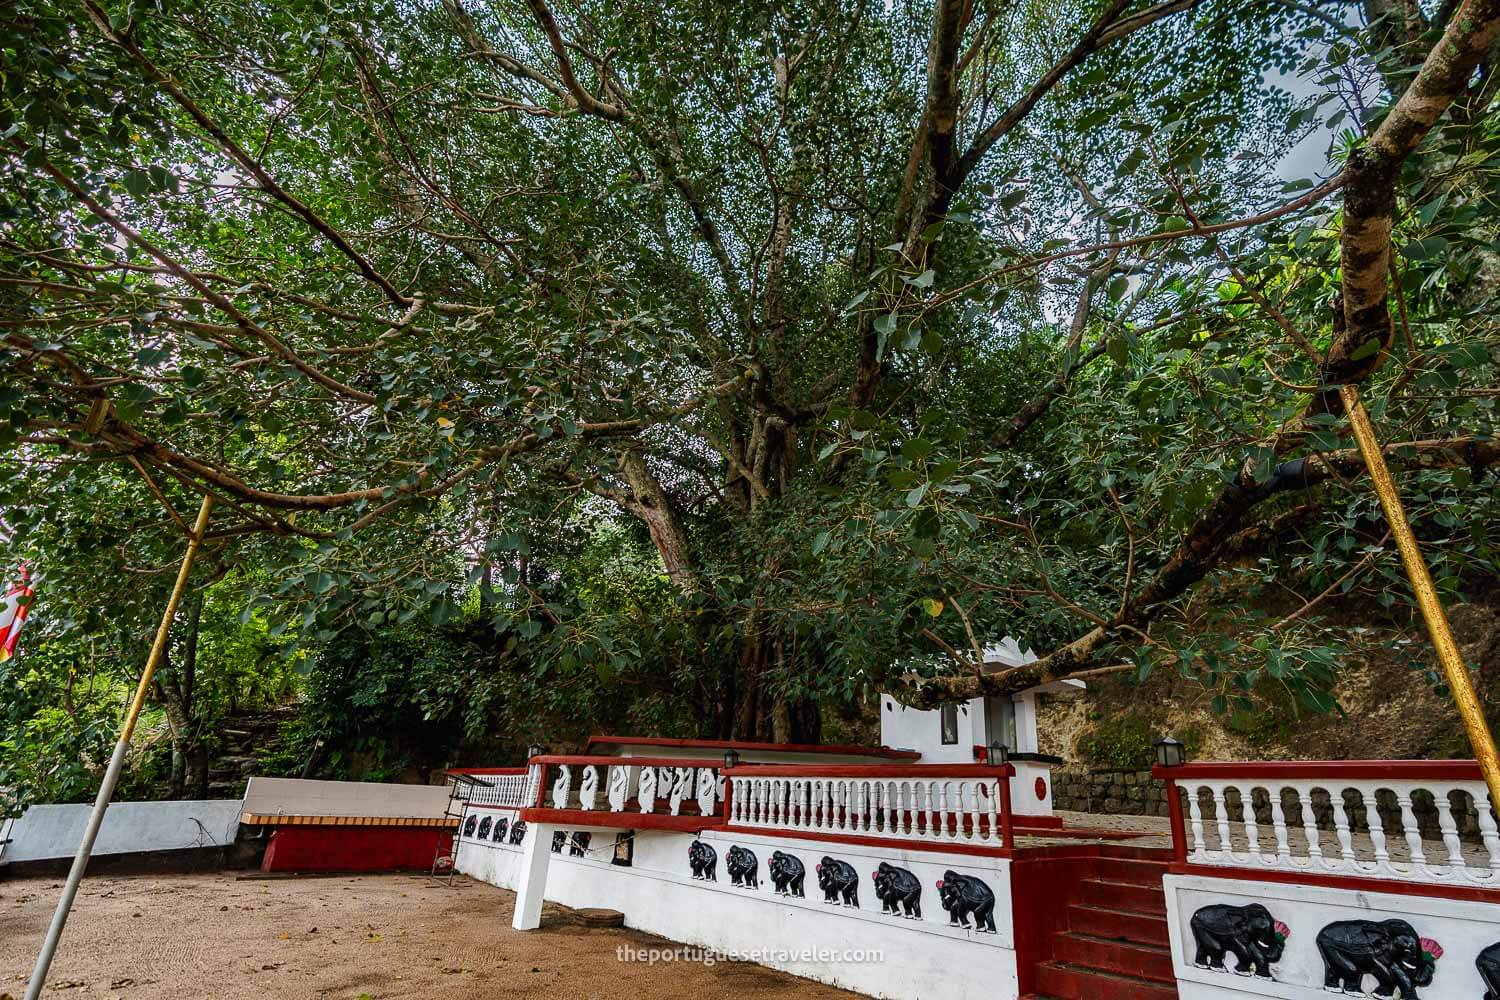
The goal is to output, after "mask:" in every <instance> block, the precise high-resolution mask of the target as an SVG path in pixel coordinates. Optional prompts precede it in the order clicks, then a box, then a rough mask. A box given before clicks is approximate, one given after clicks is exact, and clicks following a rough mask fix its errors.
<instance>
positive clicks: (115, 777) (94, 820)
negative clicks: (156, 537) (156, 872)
mask: <svg viewBox="0 0 1500 1000" xmlns="http://www.w3.org/2000/svg"><path fill="white" fill-rule="evenodd" d="M212 507H213V497H211V496H209V495H208V494H207V493H205V494H204V495H203V506H201V507H199V508H198V523H197V524H195V525H194V526H193V537H192V538H191V539H190V540H189V541H188V549H187V554H186V555H184V556H183V557H182V568H181V569H179V570H178V571H177V582H176V583H175V584H173V586H172V596H171V597H170V598H168V600H167V607H166V610H165V611H163V612H162V615H161V624H160V625H159V626H157V629H156V641H155V642H154V643H152V644H151V654H150V655H149V656H147V657H146V669H145V670H143V671H142V672H141V682H140V683H139V684H137V685H136V688H135V698H134V699H132V700H131V702H130V709H129V711H127V712H126V713H125V725H124V726H122V727H121V728H120V738H119V739H118V740H117V741H116V742H115V752H114V754H113V755H112V756H111V757H110V758H109V767H107V768H106V769H105V771H104V780H103V781H101V782H100V783H99V794H98V796H96V797H95V799H94V809H93V812H91V813H89V821H88V825H87V826H85V827H84V830H83V842H82V843H80V844H79V845H78V853H77V854H76V855H74V856H73V867H72V868H71V869H70V870H69V872H68V881H67V884H66V885H64V886H63V893H62V898H61V899H59V900H58V901H57V909H56V910H55V911H53V914H52V923H51V924H50V925H49V926H48V927H47V937H46V938H45V939H44V940H43V941H42V950H41V951H40V952H39V953H38V954H37V957H36V966H35V967H34V968H33V969H32V970H31V981H30V982H28V983H27V984H26V1000H38V998H39V997H40V996H41V995H42V988H43V986H44V985H45V984H46V980H47V970H48V969H50V968H51V967H52V956H53V955H54V954H56V953H57V942H58V941H59V940H61V938H62V932H63V926H64V925H65V924H67V922H68V911H69V910H71V909H72V908H73V900H74V899H75V898H76V897H77V896H78V885H79V883H80V882H82V881H83V872H84V869H86V868H87V867H88V864H89V855H91V854H92V853H93V851H94V841H95V840H96V839H97V838H98V836H99V827H100V825H101V824H102V823H103V822H104V813H105V810H107V809H108V808H109V800H110V798H111V797H112V796H113V795H114V791H115V784H116V783H117V782H118V781H119V780H120V770H121V769H122V768H123V767H124V765H125V749H126V747H128V746H129V745H130V737H131V735H132V734H134V733H135V724H136V721H137V720H139V719H140V717H141V709H142V708H144V707H145V705H146V692H147V691H149V690H150V689H151V678H152V677H153V676H154V675H155V674H156V665H157V664H158V663H160V662H161V657H162V653H164V652H166V649H167V637H168V635H169V634H170V633H171V631H172V619H173V618H175V617H176V616H177V605H178V604H179V603H180V602H181V601H182V592H183V590H184V589H185V588H186V587H187V582H188V576H189V575H190V574H191V573H192V570H193V557H194V556H196V555H197V554H198V547H199V546H200V545H202V544H203V534H204V532H205V531H207V530H208V512H209V510H210V508H212Z"/></svg>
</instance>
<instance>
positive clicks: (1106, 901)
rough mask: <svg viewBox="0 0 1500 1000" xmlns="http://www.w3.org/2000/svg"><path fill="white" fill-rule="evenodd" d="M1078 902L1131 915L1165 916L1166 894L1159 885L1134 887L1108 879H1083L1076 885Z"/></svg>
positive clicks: (1133, 885) (1134, 885) (1132, 884)
mask: <svg viewBox="0 0 1500 1000" xmlns="http://www.w3.org/2000/svg"><path fill="white" fill-rule="evenodd" d="M1078 902H1080V903H1084V904H1087V905H1089V906H1102V907H1107V908H1108V909H1111V910H1129V911H1130V912H1132V913H1151V914H1156V915H1158V916H1165V915H1166V912H1167V894H1166V892H1165V891H1164V890H1163V889H1162V887H1161V885H1159V884H1158V885H1154V886H1150V885H1136V884H1134V883H1131V882H1115V881H1112V880H1110V879H1085V880H1084V881H1082V882H1080V883H1079V884H1078Z"/></svg>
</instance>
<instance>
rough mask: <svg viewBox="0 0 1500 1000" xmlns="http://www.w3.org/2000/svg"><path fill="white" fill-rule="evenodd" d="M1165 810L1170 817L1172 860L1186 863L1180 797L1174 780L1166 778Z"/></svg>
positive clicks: (1185, 840) (1185, 842) (1184, 828)
mask: <svg viewBox="0 0 1500 1000" xmlns="http://www.w3.org/2000/svg"><path fill="white" fill-rule="evenodd" d="M1166 782H1167V808H1168V811H1169V813H1170V815H1171V817H1172V860H1173V861H1175V862H1177V863H1178V864H1186V863H1187V827H1186V826H1185V825H1184V824H1183V820H1182V796H1181V795H1179V794H1178V792H1177V781H1176V779H1175V778H1167V779H1166Z"/></svg>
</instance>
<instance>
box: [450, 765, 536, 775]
mask: <svg viewBox="0 0 1500 1000" xmlns="http://www.w3.org/2000/svg"><path fill="white" fill-rule="evenodd" d="M443 773H444V774H525V773H526V768H524V767H450V768H448V769H446V770H445V771H444V772H443Z"/></svg>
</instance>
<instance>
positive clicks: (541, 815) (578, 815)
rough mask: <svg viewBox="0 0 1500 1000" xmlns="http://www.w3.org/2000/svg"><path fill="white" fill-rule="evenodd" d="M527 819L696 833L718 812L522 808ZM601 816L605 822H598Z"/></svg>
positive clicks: (709, 826)
mask: <svg viewBox="0 0 1500 1000" xmlns="http://www.w3.org/2000/svg"><path fill="white" fill-rule="evenodd" d="M521 818H522V819H523V820H525V821H526V822H528V823H550V824H554V825H557V826H596V827H603V828H605V829H609V830H676V831H678V832H683V833H698V832H699V831H701V830H711V829H716V828H717V827H716V825H715V824H718V823H721V822H723V820H724V817H722V816H664V815H662V814H660V813H627V812H605V811H603V810H598V809H592V810H591V809H522V810H521ZM601 820H604V821H606V822H601Z"/></svg>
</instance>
